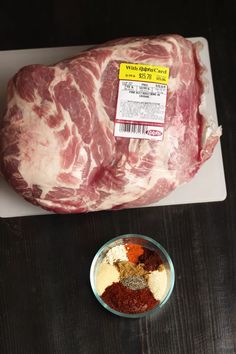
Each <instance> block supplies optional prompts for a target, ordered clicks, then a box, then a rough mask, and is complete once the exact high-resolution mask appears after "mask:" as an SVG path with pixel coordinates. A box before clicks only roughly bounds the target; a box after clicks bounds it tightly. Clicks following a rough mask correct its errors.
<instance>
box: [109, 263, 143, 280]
mask: <svg viewBox="0 0 236 354" xmlns="http://www.w3.org/2000/svg"><path fill="white" fill-rule="evenodd" d="M116 266H117V268H118V270H119V272H120V279H123V278H127V277H130V276H133V275H137V276H143V277H144V278H146V277H147V275H148V274H149V272H148V271H147V270H145V269H144V268H143V266H144V265H143V264H141V263H139V264H134V263H131V262H129V261H122V262H117V263H116Z"/></svg>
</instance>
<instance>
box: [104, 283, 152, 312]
mask: <svg viewBox="0 0 236 354" xmlns="http://www.w3.org/2000/svg"><path fill="white" fill-rule="evenodd" d="M101 298H102V299H103V301H104V302H105V303H106V304H107V305H109V306H110V307H112V308H113V309H114V310H116V311H119V312H124V313H141V312H145V311H148V310H150V309H152V308H153V307H154V306H156V305H157V304H158V303H159V301H158V300H156V299H155V298H154V296H153V294H152V293H151V291H150V289H149V288H144V289H139V290H132V289H129V288H127V287H126V286H124V285H123V284H121V283H113V284H112V285H110V286H108V287H107V288H106V290H105V291H104V293H103V294H102V296H101Z"/></svg>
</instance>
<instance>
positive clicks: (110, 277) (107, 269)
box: [96, 261, 120, 296]
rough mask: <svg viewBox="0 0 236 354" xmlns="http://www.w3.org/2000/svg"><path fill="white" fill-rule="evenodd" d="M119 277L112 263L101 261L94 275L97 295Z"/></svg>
mask: <svg viewBox="0 0 236 354" xmlns="http://www.w3.org/2000/svg"><path fill="white" fill-rule="evenodd" d="M119 279H120V274H119V272H118V270H117V268H116V267H115V266H114V265H112V264H108V263H106V262H104V261H103V262H102V263H101V264H100V266H99V268H98V271H97V276H96V289H97V292H98V295H100V296H101V295H102V294H103V292H104V291H105V289H106V288H107V287H108V286H110V285H112V284H113V283H116V282H118V281H119Z"/></svg>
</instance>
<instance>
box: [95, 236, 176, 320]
mask: <svg viewBox="0 0 236 354" xmlns="http://www.w3.org/2000/svg"><path fill="white" fill-rule="evenodd" d="M131 237H135V238H140V239H144V240H146V241H149V242H150V243H152V244H154V246H156V247H157V248H159V249H160V250H161V251H162V253H163V254H164V255H165V257H166V259H167V262H168V264H169V267H170V288H169V290H168V292H167V293H166V296H165V298H164V299H163V300H162V301H161V302H160V304H158V305H156V306H155V307H154V308H152V309H150V310H148V311H145V312H141V313H135V314H130V313H124V312H119V311H116V310H114V309H113V308H112V307H110V306H109V305H107V304H106V303H105V302H104V301H103V300H102V298H101V297H100V296H99V295H98V293H97V290H96V287H95V277H94V276H93V275H94V273H95V264H96V262H97V259H98V257H99V256H100V254H101V252H102V251H103V250H104V248H106V247H107V246H109V245H110V244H111V243H113V242H115V241H117V240H120V239H126V238H127V239H128V238H131ZM174 284H175V270H174V265H173V262H172V260H171V258H170V256H169V254H168V252H167V251H166V250H165V248H164V247H163V246H162V245H161V244H160V243H159V242H157V241H156V240H154V239H153V238H151V237H149V236H145V235H141V234H124V235H120V236H116V237H114V238H112V239H110V240H109V241H107V242H106V243H104V244H103V245H102V246H101V247H100V248H99V250H98V251H97V252H96V254H95V256H94V258H93V260H92V263H91V266H90V285H91V288H92V291H93V293H94V295H95V297H96V299H97V300H98V302H99V303H100V304H101V305H102V306H103V307H104V308H105V309H106V310H108V311H110V312H111V313H113V314H114V315H117V316H120V317H126V318H140V317H146V316H148V315H151V314H154V313H158V312H159V311H160V310H161V309H162V308H163V307H164V305H165V304H166V303H167V302H168V300H169V298H170V296H171V294H172V292H173V289H174Z"/></svg>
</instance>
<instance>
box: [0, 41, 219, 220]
mask: <svg viewBox="0 0 236 354" xmlns="http://www.w3.org/2000/svg"><path fill="white" fill-rule="evenodd" d="M199 50H200V45H199V43H197V44H192V43H191V42H190V41H188V40H186V39H184V38H183V37H181V36H178V35H162V36H158V37H140V38H125V39H121V40H115V41H111V42H108V43H105V44H104V45H100V46H98V47H96V48H94V49H91V50H89V51H86V52H83V53H81V54H79V55H78V56H77V57H74V58H70V59H67V60H64V61H62V62H60V63H58V64H56V65H53V66H43V65H30V66H26V67H24V68H22V69H21V70H20V71H19V72H18V73H17V74H16V75H15V76H14V77H13V79H12V80H11V81H10V82H9V85H8V99H7V110H6V114H5V116H4V118H3V119H2V122H1V131H0V136H1V141H0V154H1V155H0V167H1V171H2V173H3V175H4V176H5V178H6V180H7V181H8V182H9V183H10V184H11V185H12V187H13V188H14V189H15V190H16V191H17V192H18V193H20V194H21V195H22V196H23V197H24V198H25V199H26V200H28V201H29V202H31V203H33V204H36V205H40V206H41V207H43V208H45V209H48V210H52V211H55V212H60V213H79V212H87V211H96V210H102V209H111V208H129V207H136V206H137V207H138V206H142V205H147V204H150V203H154V202H156V201H158V200H160V199H161V198H164V197H165V196H166V195H167V194H169V193H170V192H171V191H172V190H174V189H175V188H176V187H177V186H178V185H180V184H182V183H184V182H188V181H189V180H190V179H191V178H193V176H194V175H195V174H196V173H197V171H198V169H199V168H200V166H201V164H202V163H203V162H204V161H205V160H207V159H208V158H209V157H210V156H211V155H212V152H213V149H214V147H215V145H216V143H217V141H218V140H219V137H220V135H221V129H220V128H212V127H211V126H210V123H209V122H208V119H207V117H204V116H203V113H202V112H201V105H202V103H203V101H204V89H205V88H204V86H205V84H204V81H203V77H204V69H203V67H202V66H201V64H200V61H199V55H198V52H199ZM121 62H129V63H148V64H152V65H162V66H168V67H169V68H170V79H169V84H168V97H167V106H166V117H165V128H164V139H163V141H151V140H144V139H129V138H117V137H115V136H114V134H113V130H114V117H115V108H116V101H117V92H118V71H119V64H120V63H121Z"/></svg>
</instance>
